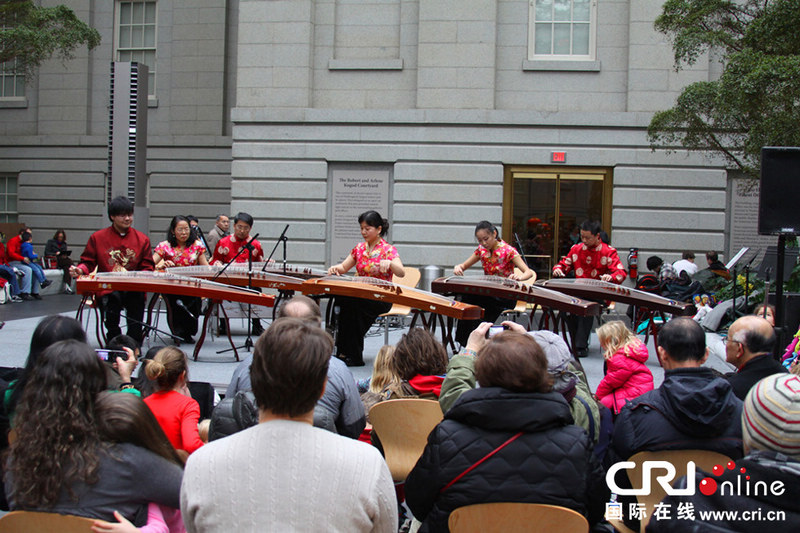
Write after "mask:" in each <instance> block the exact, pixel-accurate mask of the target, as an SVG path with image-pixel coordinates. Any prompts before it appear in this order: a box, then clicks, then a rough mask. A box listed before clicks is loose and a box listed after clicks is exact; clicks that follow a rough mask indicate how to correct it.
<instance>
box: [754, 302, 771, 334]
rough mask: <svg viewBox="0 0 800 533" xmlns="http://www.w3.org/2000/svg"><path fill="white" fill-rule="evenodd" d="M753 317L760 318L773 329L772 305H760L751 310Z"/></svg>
mask: <svg viewBox="0 0 800 533" xmlns="http://www.w3.org/2000/svg"><path fill="white" fill-rule="evenodd" d="M753 314H754V315H755V316H760V317H761V318H763V319H764V320H766V321H767V322H769V325H770V326H772V327H773V328H774V327H775V306H774V305H772V304H765V303H760V304H758V305H757V306H756V308H755V309H754V310H753Z"/></svg>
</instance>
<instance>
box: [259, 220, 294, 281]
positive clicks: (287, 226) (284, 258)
mask: <svg viewBox="0 0 800 533" xmlns="http://www.w3.org/2000/svg"><path fill="white" fill-rule="evenodd" d="M288 229H289V224H286V227H285V228H283V232H282V233H281V236H280V237H278V240H277V241H276V242H275V246H273V247H272V251H271V252H270V253H269V257H267V260H266V261H264V266H263V267H262V268H261V271H262V272H266V271H267V265H268V264H269V262H270V261H271V260H272V256H273V255H275V250H277V249H278V245H279V244H280V243H283V273H284V274H286V242H287V241H288V240H289V239H288V237H286V231H287V230H288Z"/></svg>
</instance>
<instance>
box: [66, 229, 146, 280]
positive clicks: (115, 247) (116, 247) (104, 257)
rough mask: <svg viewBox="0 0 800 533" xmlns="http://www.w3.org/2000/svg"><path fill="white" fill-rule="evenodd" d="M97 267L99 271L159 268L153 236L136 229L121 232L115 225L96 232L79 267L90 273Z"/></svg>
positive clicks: (82, 256) (85, 272)
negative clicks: (156, 263) (154, 260)
mask: <svg viewBox="0 0 800 533" xmlns="http://www.w3.org/2000/svg"><path fill="white" fill-rule="evenodd" d="M95 267H96V268H97V271H98V272H117V271H121V270H128V271H135V270H147V271H152V270H155V265H154V264H153V251H152V250H151V249H150V239H148V238H147V236H146V235H145V234H144V233H142V232H141V231H138V230H135V229H133V228H130V229H129V230H128V232H127V233H126V234H125V235H120V234H119V233H118V232H117V231H116V230H115V229H114V226H109V227H107V228H104V229H101V230H100V231H95V232H94V233H92V235H91V236H90V237H89V241H88V242H87V243H86V248H85V249H84V250H83V253H82V254H81V262H80V264H79V265H78V268H80V269H81V270H82V271H83V273H84V274H89V273H90V272H92V271H93V270H94V269H95Z"/></svg>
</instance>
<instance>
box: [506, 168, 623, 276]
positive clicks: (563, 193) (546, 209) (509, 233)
mask: <svg viewBox="0 0 800 533" xmlns="http://www.w3.org/2000/svg"><path fill="white" fill-rule="evenodd" d="M561 170H562V171H561V172H555V171H553V170H552V168H547V169H542V170H538V169H535V168H528V169H526V168H513V167H512V168H508V169H506V183H505V198H504V209H503V238H504V239H505V240H506V242H510V243H514V244H515V245H516V244H521V246H522V250H523V251H524V255H525V259H526V261H527V262H528V266H530V267H531V269H533V270H534V271H535V272H536V276H537V279H549V278H550V272H551V271H552V268H553V265H554V264H555V263H556V262H558V261H559V260H560V259H561V257H563V256H564V255H565V254H566V253H567V252H568V251H569V249H570V247H571V246H572V245H573V244H576V243H577V242H579V241H580V229H579V226H580V224H581V223H582V222H583V221H584V220H586V219H594V220H600V221H601V223H602V225H603V229H604V230H606V231H607V232H608V230H609V227H610V222H611V194H610V191H611V172H610V170H607V169H583V168H579V169H567V168H564V169H561ZM517 238H518V239H519V242H517Z"/></svg>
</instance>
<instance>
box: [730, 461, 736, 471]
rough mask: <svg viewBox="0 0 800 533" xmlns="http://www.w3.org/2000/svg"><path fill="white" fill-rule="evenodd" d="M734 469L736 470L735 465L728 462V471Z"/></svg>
mask: <svg viewBox="0 0 800 533" xmlns="http://www.w3.org/2000/svg"><path fill="white" fill-rule="evenodd" d="M734 468H736V463H734V462H733V461H728V470H733V469H734Z"/></svg>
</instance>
